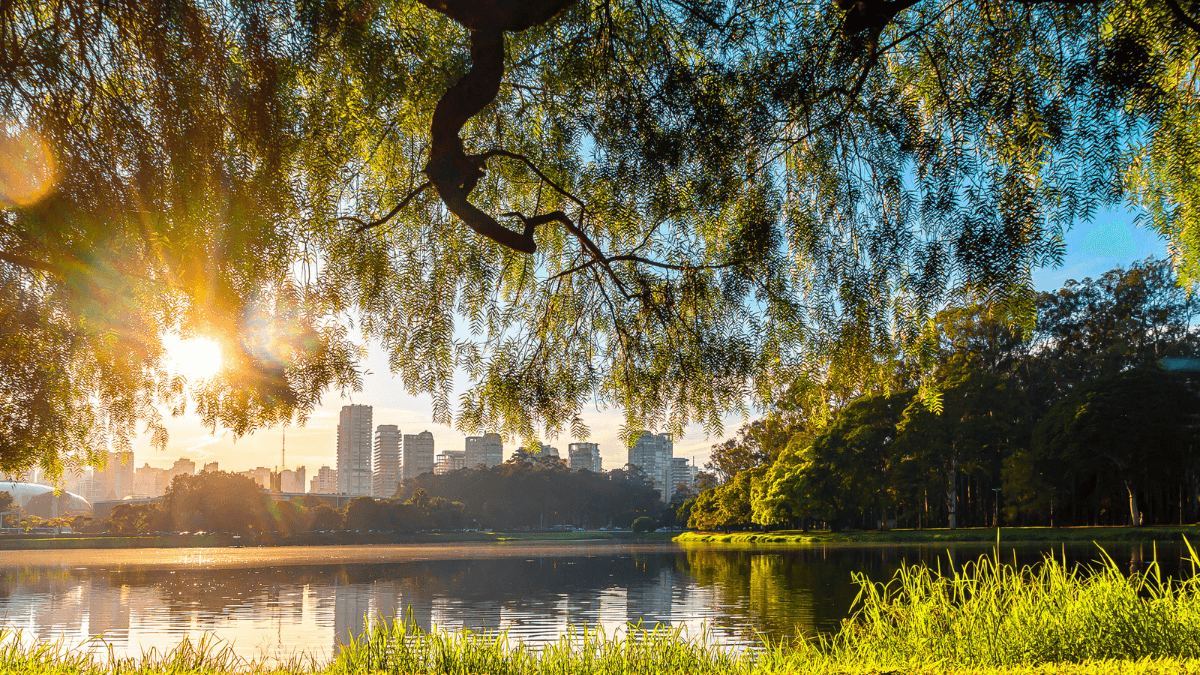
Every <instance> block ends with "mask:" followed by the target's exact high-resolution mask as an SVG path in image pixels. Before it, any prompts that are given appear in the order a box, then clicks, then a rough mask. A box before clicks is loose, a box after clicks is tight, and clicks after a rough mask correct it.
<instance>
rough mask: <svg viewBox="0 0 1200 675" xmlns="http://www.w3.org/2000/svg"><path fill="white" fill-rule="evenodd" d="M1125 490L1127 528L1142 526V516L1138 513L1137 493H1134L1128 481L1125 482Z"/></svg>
mask: <svg viewBox="0 0 1200 675" xmlns="http://www.w3.org/2000/svg"><path fill="white" fill-rule="evenodd" d="M1125 489H1126V490H1127V491H1128V492H1129V520H1130V522H1129V526H1130V527H1137V526H1138V525H1141V524H1142V514H1141V512H1140V511H1138V499H1137V493H1136V492H1134V490H1133V486H1132V485H1130V484H1129V481H1125Z"/></svg>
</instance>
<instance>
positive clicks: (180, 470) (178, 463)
mask: <svg viewBox="0 0 1200 675" xmlns="http://www.w3.org/2000/svg"><path fill="white" fill-rule="evenodd" d="M194 475H196V463H195V462H193V461H192V460H190V459H188V458H187V457H180V458H179V459H177V460H175V463H174V464H172V465H171V468H170V470H168V471H167V484H168V485H169V484H170V483H171V481H173V480H175V476H194Z"/></svg>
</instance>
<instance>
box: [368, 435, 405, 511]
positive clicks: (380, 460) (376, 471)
mask: <svg viewBox="0 0 1200 675" xmlns="http://www.w3.org/2000/svg"><path fill="white" fill-rule="evenodd" d="M371 461H372V467H371V496H372V497H374V498H376V499H388V498H389V497H391V496H392V495H394V494H396V488H397V487H398V486H399V485H400V428H399V427H397V426H396V425H395V424H380V425H379V426H378V427H377V428H376V429H375V455H374V456H373V457H372V460H371Z"/></svg>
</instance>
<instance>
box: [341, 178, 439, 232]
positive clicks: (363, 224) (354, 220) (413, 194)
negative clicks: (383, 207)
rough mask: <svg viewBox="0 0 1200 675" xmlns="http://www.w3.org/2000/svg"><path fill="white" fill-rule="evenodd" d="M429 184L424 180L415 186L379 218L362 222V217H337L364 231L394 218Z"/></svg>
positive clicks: (357, 230)
mask: <svg viewBox="0 0 1200 675" xmlns="http://www.w3.org/2000/svg"><path fill="white" fill-rule="evenodd" d="M431 185H433V183H430V182H429V181H425V182H424V183H421V184H420V185H419V186H417V189H415V190H413V191H412V192H410V193H408V196H407V197H405V198H404V199H402V200H400V203H399V204H397V205H396V208H394V209H392V210H391V211H388V213H387V215H385V216H383V217H382V218H380V219H378V220H372V221H371V222H369V223H366V222H363V221H362V219H360V218H356V217H354V216H342V217H341V218H338V220H339V221H341V220H348V221H350V222H352V223H358V227H357V228H356V229H355V230H354V231H355V232H365V231H367V230H369V229H371V228H372V227H379V226H380V225H383V224H384V223H386V222H387V221H389V220H391V219H392V218H394V217H395V216H396V214H397V213H400V209H403V208H404V207H405V206H408V203H409V202H411V201H412V200H413V199H415V198H416V196H417V195H419V194H421V193H422V192H424V191H425V189H426V188H428V187H429V186H431Z"/></svg>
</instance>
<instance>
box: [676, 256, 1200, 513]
mask: <svg viewBox="0 0 1200 675" xmlns="http://www.w3.org/2000/svg"><path fill="white" fill-rule="evenodd" d="M1176 281H1177V280H1176V278H1175V277H1174V276H1173V275H1172V274H1171V272H1170V269H1169V266H1168V264H1167V263H1166V262H1165V261H1160V260H1153V259H1152V260H1148V261H1146V262H1143V263H1138V264H1135V265H1133V266H1131V267H1130V268H1129V269H1120V268H1118V269H1116V270H1113V271H1111V272H1108V273H1106V274H1105V275H1103V276H1102V277H1100V278H1098V279H1085V280H1083V281H1081V282H1076V281H1069V282H1068V283H1067V284H1066V286H1065V287H1064V288H1063V289H1061V290H1059V291H1058V292H1056V293H1046V294H1043V295H1041V296H1039V298H1038V299H1037V301H1036V305H1037V307H1038V310H1039V313H1038V317H1037V322H1036V324H1035V327H1034V329H1033V330H1031V331H1030V332H1028V333H1024V334H1023V333H1022V332H1021V331H1019V330H1015V329H1014V328H1013V327H1012V326H1011V325H1008V324H1006V323H1005V322H1003V321H1000V320H997V317H996V316H995V314H994V313H989V312H988V311H987V310H986V308H984V307H981V306H976V307H967V308H960V309H954V310H948V311H945V312H942V313H941V314H940V315H939V317H938V329H937V335H938V336H939V337H938V341H937V347H936V352H935V353H934V354H932V355H930V358H931V360H932V361H933V362H934V363H935V364H936V370H935V377H936V383H937V388H936V393H935V394H934V396H935V397H936V401H935V403H936V405H935V406H931V405H929V400H928V398H926V397H923V395H922V393H921V391H920V387H919V386H917V383H918V380H917V378H915V377H914V376H913V374H912V373H911V371H907V370H906V369H904V368H902V367H901V368H897V369H896V370H895V380H894V382H893V387H894V388H893V389H891V390H890V391H884V392H880V393H868V394H865V395H862V396H859V397H857V398H855V399H853V400H851V401H850V402H849V403H848V404H846V405H844V406H842V407H840V408H837V409H835V413H834V414H833V416H832V421H831V422H830V424H829V425H827V426H826V427H824V428H821V429H819V430H817V431H815V432H811V431H805V432H800V433H796V434H795V435H794V436H793V437H792V439H791V440H790V442H789V443H788V444H787V446H786V447H785V448H784V450H783V451H782V452H781V453H779V455H778V457H777V458H776V459H774V460H773V461H771V462H770V463H767V464H763V465H761V466H758V467H756V468H755V469H753V470H747V471H742V472H740V473H738V474H737V475H736V476H735V477H734V478H733V479H731V480H730V481H729V482H728V483H727V484H726V486H730V487H726V486H720V487H717V488H714V489H710V490H706V491H704V492H702V493H701V494H700V495H699V497H698V498H697V499H696V501H695V503H694V504H693V505H692V507H691V511H690V514H691V516H690V517H691V523H692V525H693V526H695V527H700V528H704V529H722V528H728V527H737V526H741V527H745V526H748V525H750V524H751V523H752V524H758V525H765V526H779V525H789V524H790V525H801V526H803V525H804V524H805V523H808V522H814V521H816V522H821V523H825V524H828V525H829V526H831V527H835V528H836V527H847V526H853V527H876V526H880V525H881V526H884V527H886V526H887V524H888V523H889V522H890V521H891V520H896V521H897V522H903V523H905V524H907V525H912V526H918V527H919V526H922V525H925V524H940V525H949V526H951V527H954V526H957V525H964V524H973V525H979V524H988V523H994V520H995V514H996V512H997V510H998V504H997V500H998V499H999V500H1001V501H1002V502H1003V504H1004V509H1003V512H1004V514H1005V516H1006V517H1007V518H1009V519H1010V520H1024V521H1026V522H1030V523H1035V522H1036V523H1058V524H1062V523H1075V524H1099V523H1109V524H1125V523H1139V522H1142V521H1145V522H1177V520H1178V519H1179V518H1187V519H1189V520H1192V519H1195V518H1200V470H1198V469H1200V464H1198V463H1197V459H1196V458H1195V457H1193V456H1192V455H1193V451H1192V450H1191V448H1192V447H1193V446H1194V445H1195V443H1196V430H1197V426H1196V420H1195V419H1194V418H1195V416H1196V415H1197V414H1200V408H1198V407H1197V398H1196V393H1195V388H1194V384H1193V383H1189V382H1188V381H1187V379H1186V378H1184V377H1182V376H1180V375H1177V374H1175V375H1171V374H1167V373H1164V372H1162V371H1161V369H1160V366H1159V361H1160V359H1162V358H1164V357H1180V356H1184V357H1187V356H1192V355H1194V354H1195V353H1196V346H1197V342H1196V341H1197V338H1200V331H1197V329H1196V328H1195V327H1194V325H1193V324H1194V316H1195V302H1194V299H1193V297H1192V296H1191V294H1190V293H1187V292H1186V290H1184V289H1181V288H1180V287H1179V286H1178V285H1177V283H1176ZM931 407H935V408H936V411H935V410H931ZM735 485H736V486H737V487H736V488H734V487H732V486H735ZM747 509H749V510H751V512H752V517H751V518H749V519H748V520H749V522H746V521H747V519H745V518H741V519H740V520H739V519H738V517H737V515H736V514H739V513H745V512H746V510H747ZM889 514H890V515H889Z"/></svg>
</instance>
